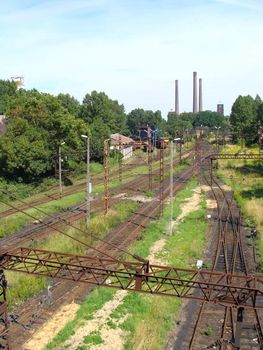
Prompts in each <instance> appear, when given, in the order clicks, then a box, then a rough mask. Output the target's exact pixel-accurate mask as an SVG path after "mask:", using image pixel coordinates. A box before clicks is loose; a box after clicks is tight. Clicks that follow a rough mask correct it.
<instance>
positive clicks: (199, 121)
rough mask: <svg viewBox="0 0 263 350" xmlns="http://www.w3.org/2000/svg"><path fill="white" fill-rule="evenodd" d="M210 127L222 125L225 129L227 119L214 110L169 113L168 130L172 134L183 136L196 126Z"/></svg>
mask: <svg viewBox="0 0 263 350" xmlns="http://www.w3.org/2000/svg"><path fill="white" fill-rule="evenodd" d="M201 126H202V127H209V128H211V129H213V128H218V127H220V128H221V129H225V128H227V126H228V123H227V119H226V117H224V116H223V115H222V114H220V113H217V112H212V111H203V112H198V113H181V114H180V115H176V116H175V115H174V112H170V113H168V118H167V131H168V132H169V134H170V135H172V136H175V135H177V136H183V135H184V134H185V133H187V132H188V131H190V130H192V129H194V128H196V127H201Z"/></svg>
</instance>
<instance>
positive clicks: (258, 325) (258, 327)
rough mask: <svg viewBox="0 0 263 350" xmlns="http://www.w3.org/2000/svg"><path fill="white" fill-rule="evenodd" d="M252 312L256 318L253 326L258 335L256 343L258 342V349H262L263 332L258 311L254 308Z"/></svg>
mask: <svg viewBox="0 0 263 350" xmlns="http://www.w3.org/2000/svg"><path fill="white" fill-rule="evenodd" d="M254 313H255V318H256V323H255V328H256V331H257V335H258V343H259V347H260V350H262V349H263V332H262V327H261V322H260V318H259V315H258V311H257V310H256V309H255V310H254Z"/></svg>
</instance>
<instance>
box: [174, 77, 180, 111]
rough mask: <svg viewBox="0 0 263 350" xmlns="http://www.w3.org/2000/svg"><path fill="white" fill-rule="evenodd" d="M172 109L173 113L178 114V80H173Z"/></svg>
mask: <svg viewBox="0 0 263 350" xmlns="http://www.w3.org/2000/svg"><path fill="white" fill-rule="evenodd" d="M174 98H175V100H174V103H175V105H174V111H175V115H178V114H179V90H178V80H175V96H174Z"/></svg>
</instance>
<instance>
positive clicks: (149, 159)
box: [147, 137, 153, 192]
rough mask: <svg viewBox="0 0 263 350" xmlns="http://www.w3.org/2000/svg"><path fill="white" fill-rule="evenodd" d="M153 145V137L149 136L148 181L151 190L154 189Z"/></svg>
mask: <svg viewBox="0 0 263 350" xmlns="http://www.w3.org/2000/svg"><path fill="white" fill-rule="evenodd" d="M152 148H153V145H152V141H151V137H148V147H147V153H148V181H149V191H150V192H152V189H153V167H152V162H153V157H152V151H153V149H152Z"/></svg>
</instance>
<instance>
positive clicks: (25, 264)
mask: <svg viewBox="0 0 263 350" xmlns="http://www.w3.org/2000/svg"><path fill="white" fill-rule="evenodd" d="M139 259H141V258H139V257H138V260H139ZM141 260H142V261H141V262H128V261H121V260H118V259H109V258H99V257H98V258H96V257H89V256H81V255H73V254H63V253H59V252H52V251H46V250H40V249H30V248H18V249H16V250H14V251H12V252H10V253H5V254H3V255H2V256H1V258H0V268H1V269H5V270H11V271H18V272H24V273H28V274H34V275H39V276H46V277H50V278H59V279H64V280H70V281H75V282H84V283H89V284H94V285H98V286H106V287H111V288H117V289H123V290H128V291H136V292H144V293H149V294H154V295H155V294H156V295H163V296H170V297H179V298H186V299H192V300H198V301H204V302H213V303H219V304H222V305H227V306H234V307H244V308H253V309H263V303H262V301H263V277H257V276H245V275H243V274H229V273H221V272H211V271H207V270H191V269H182V268H176V267H169V266H159V265H152V264H150V263H149V261H146V260H143V259H141ZM2 289H3V290H4V289H5V288H2ZM4 294H5V293H4Z"/></svg>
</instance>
